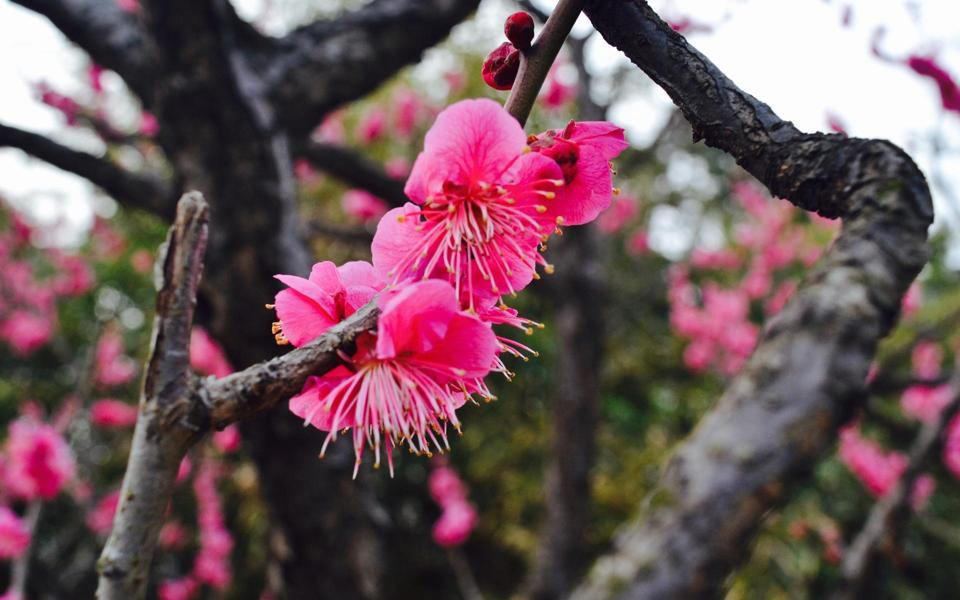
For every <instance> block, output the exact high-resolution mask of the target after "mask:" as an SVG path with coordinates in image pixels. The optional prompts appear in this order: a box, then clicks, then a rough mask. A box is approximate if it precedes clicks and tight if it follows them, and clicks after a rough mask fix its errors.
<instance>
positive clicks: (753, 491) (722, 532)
mask: <svg viewBox="0 0 960 600" xmlns="http://www.w3.org/2000/svg"><path fill="white" fill-rule="evenodd" d="M585 11H586V13H587V15H588V16H589V17H590V19H591V20H592V21H593V24H594V26H595V27H596V29H597V30H598V31H599V32H600V33H601V34H602V35H603V36H604V38H605V39H606V40H607V41H608V42H609V43H611V44H613V45H614V46H616V47H617V48H619V49H620V50H621V51H622V52H624V54H626V55H627V57H628V58H630V59H631V60H632V61H633V62H634V63H635V64H636V65H637V66H639V67H640V68H641V69H642V70H644V71H645V72H646V73H647V74H648V75H649V76H650V77H651V78H652V79H654V80H655V81H656V82H657V83H658V84H659V85H660V86H661V87H663V89H664V90H666V91H667V93H668V94H669V95H670V97H671V98H672V99H673V100H674V102H675V103H676V104H677V105H678V106H679V107H680V109H681V110H682V111H683V114H684V116H685V117H686V118H687V120H688V121H690V123H691V125H692V126H693V131H694V132H695V136H696V137H697V138H698V139H705V140H706V142H707V143H708V144H709V145H712V146H715V147H717V148H720V149H722V150H724V151H726V152H728V153H730V154H731V155H733V156H734V157H735V158H736V159H737V162H738V163H739V164H740V165H741V166H743V167H744V168H745V169H747V170H748V171H749V172H750V173H752V174H753V175H754V176H756V177H757V178H758V179H759V180H760V181H761V182H763V183H764V184H766V185H767V187H769V188H770V190H771V191H772V192H773V193H774V194H776V195H777V196H780V197H783V198H789V199H790V201H791V202H793V203H794V204H796V205H798V206H800V207H802V208H804V209H807V210H811V211H816V212H818V213H820V214H821V215H824V216H827V217H838V216H842V217H843V218H844V227H843V230H842V232H841V234H840V236H839V237H838V239H837V240H836V242H835V243H834V245H833V247H832V248H831V249H830V250H829V251H828V252H827V254H826V255H825V256H824V258H823V259H822V260H821V262H820V263H819V264H818V265H817V266H816V267H815V268H814V269H813V270H812V271H811V272H810V273H809V274H808V276H807V277H806V278H805V280H804V282H803V284H802V285H801V286H800V289H799V290H798V291H797V293H796V295H795V296H794V298H793V299H792V300H791V301H790V303H788V305H787V306H786V308H785V309H784V310H783V311H782V312H781V313H780V314H779V315H778V316H777V317H776V318H774V319H772V320H771V321H770V322H769V323H768V325H767V326H766V328H765V330H764V333H763V336H762V339H761V341H760V343H759V345H758V347H757V348H756V350H755V351H754V354H753V356H752V357H751V358H750V360H749V361H748V363H747V365H746V366H745V367H744V369H743V371H742V372H741V373H740V374H739V375H738V376H737V377H736V378H735V379H734V380H733V381H732V382H731V384H730V386H729V387H728V388H727V391H726V392H725V393H724V395H723V397H722V398H721V399H720V400H719V402H718V404H717V406H716V408H714V409H713V410H712V411H711V412H709V413H708V414H707V415H706V416H705V417H704V418H703V420H702V421H701V423H700V425H699V426H698V427H697V429H696V430H695V431H694V432H693V434H692V435H691V436H690V438H688V439H687V440H686V441H685V442H684V443H683V444H682V445H681V446H680V447H679V448H678V449H677V451H676V452H675V454H674V456H673V457H672V459H671V460H670V463H669V465H668V466H667V468H666V471H665V473H664V477H663V480H662V481H661V483H660V485H659V486H658V487H657V489H656V490H655V491H654V493H653V495H652V496H651V497H650V499H649V501H648V503H647V504H646V505H645V510H644V511H643V512H644V515H643V517H641V519H639V520H638V521H637V522H636V523H634V524H632V525H630V526H628V527H626V528H624V529H623V530H622V531H621V532H620V534H619V535H618V536H617V539H616V543H615V549H614V551H613V552H612V553H611V554H609V555H608V556H607V557H605V558H603V559H601V560H600V561H598V563H597V564H596V565H595V567H594V569H593V571H592V573H591V575H590V577H589V578H588V580H587V581H586V582H584V584H583V585H582V587H581V588H580V589H578V590H577V591H576V592H575V594H574V597H575V598H580V599H586V598H609V597H614V596H617V597H621V596H623V597H630V598H678V597H683V598H698V597H713V596H715V595H717V594H718V593H719V589H720V587H721V585H722V583H723V581H724V579H725V578H726V576H727V575H728V573H729V572H730V570H731V569H732V568H734V567H735V566H736V565H737V564H738V563H739V562H740V561H742V560H743V559H744V558H745V557H746V556H747V555H748V554H749V553H748V552H745V549H746V548H747V547H748V544H749V540H750V539H751V537H752V535H753V534H754V533H755V531H756V530H757V528H758V526H759V524H760V522H761V519H762V517H763V515H764V514H766V512H767V511H768V510H769V509H770V508H772V507H774V506H775V505H776V504H777V502H778V501H779V500H781V499H783V498H784V496H785V491H786V490H787V487H788V486H789V485H790V484H793V483H795V482H799V481H803V480H804V479H805V478H806V477H807V476H808V475H809V472H810V470H811V467H812V465H813V464H815V462H816V460H817V459H818V458H819V457H820V456H821V455H822V453H823V452H824V450H825V449H826V448H827V447H829V445H830V443H831V442H832V441H833V440H834V439H835V436H836V431H837V428H838V426H839V425H840V423H842V422H843V421H844V419H845V418H846V417H847V416H848V415H849V414H850V412H851V410H852V409H853V408H854V407H855V405H856V403H857V402H859V401H862V399H863V397H864V393H863V392H864V379H865V377H866V374H867V371H868V368H869V365H870V362H871V360H872V359H873V355H874V353H875V351H876V346H877V342H878V341H879V339H880V338H882V337H883V336H884V335H886V334H887V332H889V330H890V328H891V327H892V325H893V323H894V322H895V321H896V318H897V315H898V313H899V307H900V302H901V298H902V296H903V294H904V292H905V291H906V289H907V287H908V286H909V284H910V282H911V281H912V280H913V278H914V277H915V276H916V274H917V273H918V272H919V270H920V268H921V267H922V266H923V265H924V263H925V262H926V260H927V257H928V254H929V248H928V245H927V227H928V226H929V225H930V223H931V221H932V217H933V209H932V205H931V201H930V193H929V189H928V187H927V184H926V181H925V180H924V177H923V175H922V173H921V172H920V171H919V169H917V167H916V165H915V164H914V163H913V161H912V160H911V159H910V158H909V157H908V156H907V155H906V154H905V153H904V152H903V151H902V150H900V149H899V148H897V147H896V146H894V145H893V144H891V143H889V142H886V141H878V140H860V139H847V138H843V137H841V136H837V135H820V134H804V133H802V132H800V131H798V130H797V129H796V128H795V127H794V126H793V125H792V124H790V123H789V122H786V121H783V120H781V119H780V118H779V117H777V116H776V115H775V114H774V113H773V111H772V110H771V109H770V108H769V107H768V106H766V105H765V104H763V103H761V102H759V101H758V100H756V99H755V98H753V97H752V96H750V95H748V94H747V93H745V92H743V91H742V90H740V89H739V88H737V87H736V85H734V84H733V82H731V81H730V80H729V79H727V77H726V76H724V75H723V73H721V72H720V71H719V70H718V69H717V68H716V67H715V66H714V65H713V64H712V63H711V62H710V61H709V60H708V59H707V58H706V57H704V56H703V55H702V54H700V53H699V52H697V51H696V50H695V49H694V48H692V47H691V46H690V45H689V44H688V43H687V42H686V40H684V38H683V37H682V36H680V35H679V34H677V33H676V32H674V31H673V30H672V29H671V28H670V27H669V26H668V25H667V24H666V23H664V22H663V21H662V20H661V19H659V18H658V17H657V15H656V14H655V13H654V12H653V11H652V10H651V9H650V7H649V6H648V5H647V4H646V3H645V2H642V1H639V0H629V1H628V0H622V1H617V2H607V1H602V0H591V1H589V2H588V3H587V6H586V8H585Z"/></svg>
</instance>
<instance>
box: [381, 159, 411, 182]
mask: <svg viewBox="0 0 960 600" xmlns="http://www.w3.org/2000/svg"><path fill="white" fill-rule="evenodd" d="M383 169H384V171H386V172H387V175H389V176H390V177H393V178H394V179H406V178H407V175H409V174H410V161H408V160H407V159H406V158H404V157H403V156H394V157H393V158H391V159H390V160H388V161H387V162H386V164H385V165H384V166H383Z"/></svg>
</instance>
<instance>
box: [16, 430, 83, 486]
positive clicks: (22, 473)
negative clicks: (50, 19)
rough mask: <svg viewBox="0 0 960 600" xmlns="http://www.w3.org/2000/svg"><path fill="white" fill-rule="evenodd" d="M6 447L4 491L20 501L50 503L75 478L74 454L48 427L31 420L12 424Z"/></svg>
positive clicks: (56, 433) (57, 434) (61, 438)
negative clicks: (38, 500) (40, 500)
mask: <svg viewBox="0 0 960 600" xmlns="http://www.w3.org/2000/svg"><path fill="white" fill-rule="evenodd" d="M8 431H9V436H8V437H7V443H6V447H5V452H6V462H5V464H4V468H3V477H4V484H5V488H6V490H7V491H8V492H9V493H10V494H11V495H12V496H14V497H17V498H21V499H23V500H33V499H35V498H41V499H43V500H52V499H53V498H55V497H56V496H57V494H59V493H60V490H62V489H63V487H64V486H65V485H66V484H67V483H68V482H69V481H70V480H71V479H73V476H74V471H75V469H76V467H75V466H74V460H73V454H72V453H71V452H70V447H69V446H68V445H67V442H66V441H65V440H64V439H63V437H61V435H60V434H59V433H58V432H57V431H56V430H55V429H54V428H53V427H51V426H50V425H47V424H45V423H41V422H39V421H37V420H36V419H34V418H32V417H20V418H19V419H16V420H14V421H12V422H11V423H10V425H9V428H8Z"/></svg>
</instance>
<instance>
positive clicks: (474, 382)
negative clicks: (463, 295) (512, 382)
mask: <svg viewBox="0 0 960 600" xmlns="http://www.w3.org/2000/svg"><path fill="white" fill-rule="evenodd" d="M327 298H328V300H327V302H330V299H329V296H327ZM378 304H379V306H380V311H381V312H380V317H379V319H378V322H377V334H376V336H372V335H370V334H363V335H361V336H360V337H359V339H358V340H357V343H356V345H357V351H356V353H355V354H354V355H353V357H352V359H351V362H350V363H349V364H348V366H346V367H343V366H341V367H338V368H336V369H334V370H333V371H330V372H328V373H326V374H325V375H323V376H321V377H311V378H309V379H308V381H307V383H306V385H305V386H304V389H303V391H302V392H301V393H300V394H298V395H297V396H295V397H293V398H291V400H290V410H291V411H292V412H293V413H294V414H296V415H297V416H299V417H301V418H303V419H304V421H305V422H306V423H309V424H311V425H313V426H314V427H317V428H318V429H320V430H323V431H328V432H329V433H328V435H327V439H326V441H325V442H324V445H323V450H322V451H321V455H322V454H323V452H325V451H326V447H327V444H329V443H330V442H331V441H333V440H335V439H336V438H337V435H338V432H339V430H341V429H345V428H352V429H353V446H354V451H355V453H356V457H357V462H356V467H355V469H354V473H356V469H357V468H359V465H360V460H361V456H362V453H363V448H364V445H370V446H371V447H372V449H373V452H374V457H375V463H374V464H375V466H376V465H379V463H380V449H381V446H383V445H385V450H386V455H387V462H388V465H389V466H390V468H391V472H392V469H393V459H392V454H391V452H392V449H393V448H394V447H395V446H398V445H402V444H407V445H408V447H409V448H410V450H411V451H413V452H416V453H426V454H429V453H430V447H431V446H433V447H435V448H437V449H438V450H442V449H445V448H446V447H447V437H446V429H447V427H446V426H447V424H448V423H449V424H450V425H452V426H453V427H454V428H456V429H458V430H459V428H460V422H459V420H458V418H457V415H456V409H458V408H460V407H461V406H462V405H463V404H464V403H465V402H466V401H467V400H468V399H469V397H470V393H471V392H478V393H481V394H483V395H487V396H489V392H487V391H486V388H485V387H484V386H483V384H482V382H481V381H480V380H481V379H482V378H483V377H484V376H486V374H487V373H488V372H489V371H490V370H491V368H492V366H493V363H494V360H495V358H496V354H497V351H498V348H499V345H498V343H497V340H496V337H495V336H494V334H493V331H492V329H491V327H490V325H489V324H488V323H484V322H482V321H480V320H479V319H478V318H477V317H476V316H474V315H472V314H469V313H467V312H465V311H463V310H461V309H460V304H459V302H458V300H457V296H456V294H455V292H454V289H453V287H451V286H450V284H449V283H447V282H445V281H441V280H428V281H422V282H417V283H413V284H410V285H407V286H404V287H401V288H399V289H397V290H394V291H392V292H391V293H388V294H384V295H381V296H379V297H378ZM278 308H279V306H278ZM281 323H282V327H284V328H285V329H284V331H286V330H287V328H288V326H287V324H285V323H284V322H283V317H282V315H281ZM330 324H331V325H332V323H330ZM328 326H329V325H328ZM313 331H314V330H313V329H311V331H310V334H309V335H313ZM298 337H299V338H300V339H305V338H306V337H309V336H298Z"/></svg>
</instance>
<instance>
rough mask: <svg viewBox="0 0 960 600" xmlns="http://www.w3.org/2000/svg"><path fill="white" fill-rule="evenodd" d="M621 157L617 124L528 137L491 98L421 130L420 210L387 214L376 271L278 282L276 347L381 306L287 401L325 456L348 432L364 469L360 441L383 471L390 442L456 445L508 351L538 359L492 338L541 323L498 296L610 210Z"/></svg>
mask: <svg viewBox="0 0 960 600" xmlns="http://www.w3.org/2000/svg"><path fill="white" fill-rule="evenodd" d="M625 147H626V142H625V141H624V137H623V130H622V129H620V128H618V127H616V126H614V125H612V124H610V123H605V122H573V121H571V122H570V123H569V124H568V125H567V126H566V127H565V128H563V129H556V130H548V131H545V132H543V133H540V134H538V135H532V136H529V138H528V136H527V135H526V134H525V133H524V131H523V128H522V127H521V126H520V124H519V123H518V122H517V121H516V120H515V119H514V118H513V117H511V116H510V115H509V114H508V113H507V112H506V111H505V110H504V109H503V108H502V107H501V106H500V105H498V104H497V103H495V102H493V101H491V100H465V101H461V102H458V103H455V104H453V105H451V106H450V107H448V108H447V109H445V110H444V111H443V112H441V113H440V114H439V115H438V117H437V119H436V121H435V123H434V124H433V126H432V127H431V128H430V130H429V131H428V132H427V134H426V137H425V140H424V148H423V152H422V153H421V154H420V155H419V157H418V158H417V160H416V161H415V163H414V165H413V168H412V171H411V173H410V177H409V179H408V180H407V183H406V187H405V192H406V195H407V196H408V198H409V199H410V200H411V201H412V202H408V203H407V204H406V205H404V206H402V207H398V208H394V209H393V210H391V211H389V212H387V213H386V214H385V215H384V216H383V217H382V218H381V220H380V222H379V224H378V226H377V231H376V234H375V236H374V240H373V243H372V255H373V261H372V264H371V263H366V262H349V263H346V264H344V265H341V266H339V267H338V266H336V265H334V264H333V263H331V262H321V263H318V264H316V265H314V267H313V269H312V271H311V273H310V275H309V277H307V278H302V277H297V276H293V275H278V276H277V279H279V280H280V281H281V282H282V283H284V284H285V285H286V286H287V287H286V289H284V290H282V291H281V292H279V293H278V294H277V296H276V299H275V304H274V305H273V306H275V308H276V311H277V316H278V321H277V323H275V325H274V334H275V335H276V337H277V341H278V342H280V343H290V344H293V345H294V346H302V345H304V344H307V343H309V342H310V341H312V340H314V339H316V338H317V337H318V336H320V335H321V334H323V333H324V332H325V331H326V330H327V329H329V328H330V327H332V326H333V325H335V324H336V323H338V322H340V321H341V320H343V319H345V318H347V317H349V316H350V315H352V314H353V313H355V312H356V311H357V310H359V309H360V307H362V306H363V305H365V304H367V303H368V302H370V301H371V300H374V301H375V302H376V303H377V305H378V307H379V309H380V316H379V319H378V324H377V330H376V332H374V333H365V334H361V335H360V336H359V338H358V339H357V341H356V350H355V351H354V352H353V353H352V355H350V356H347V357H345V361H344V364H343V365H342V366H339V367H337V368H336V369H334V370H332V371H330V372H328V373H326V374H324V375H323V376H321V377H311V378H309V379H308V381H307V382H306V384H305V386H304V388H303V391H302V392H301V393H300V394H298V395H297V396H295V397H294V398H292V399H291V401H290V410H291V411H292V412H293V413H294V414H296V415H297V416H299V417H301V418H302V419H303V420H304V422H305V423H307V424H310V425H313V426H314V427H316V428H318V429H320V430H323V431H327V432H328V435H327V439H326V442H325V443H324V446H323V452H325V451H326V448H327V445H328V444H329V443H330V442H332V441H334V440H336V438H337V437H338V435H339V434H340V432H342V431H345V430H352V432H353V433H352V437H353V446H354V451H355V454H356V468H359V465H360V462H361V458H362V455H363V451H364V448H365V447H367V446H369V447H370V448H371V449H372V451H373V455H374V465H375V466H379V464H380V461H381V454H384V455H385V456H386V460H387V463H388V465H389V466H390V469H391V471H392V469H393V462H392V450H393V449H394V448H395V447H397V446H401V445H405V446H407V447H408V449H409V450H410V451H412V452H414V453H417V454H427V455H430V454H431V453H432V452H433V451H434V450H439V451H444V450H446V449H447V448H448V440H447V429H448V426H450V427H453V428H454V429H457V430H458V431H459V429H460V421H459V418H458V416H457V410H458V409H459V408H460V407H462V406H463V405H464V404H465V403H466V402H468V401H470V400H471V399H473V398H475V397H481V398H486V399H490V398H492V396H491V394H490V392H489V390H488V388H487V386H486V384H485V383H484V378H485V376H486V375H487V374H488V373H489V372H491V371H497V372H501V373H504V374H505V375H510V373H509V371H508V370H507V368H506V366H505V365H504V363H503V361H502V360H501V357H502V355H504V354H508V355H515V356H516V355H523V354H525V353H528V352H531V351H530V349H529V348H527V346H525V345H524V344H521V343H519V342H516V341H514V340H511V339H509V338H507V337H505V336H504V335H501V333H500V332H494V330H493V327H494V326H507V327H515V328H520V329H523V330H531V328H532V327H534V326H536V325H537V324H535V323H533V322H531V321H529V320H527V319H524V318H523V317H520V316H519V315H518V314H517V313H516V311H515V310H513V309H511V308H509V307H507V306H506V305H505V304H504V302H503V297H504V296H505V295H512V294H515V293H517V292H519V291H520V290H522V289H523V288H525V287H526V286H527V285H528V284H529V283H530V282H531V281H532V280H534V279H536V278H539V275H538V273H537V268H538V267H541V268H542V269H543V271H545V272H547V273H550V272H552V270H553V267H552V266H551V265H549V264H548V263H547V262H546V260H545V259H544V258H543V256H542V251H543V250H544V249H545V245H546V243H547V241H548V239H549V237H550V236H551V235H553V234H554V233H555V232H557V231H559V227H560V226H561V225H579V224H583V223H587V222H590V221H592V220H594V219H596V218H597V216H598V215H599V214H600V213H601V211H603V210H604V209H605V208H607V207H608V206H609V205H610V202H611V198H612V196H613V195H614V194H615V190H614V188H613V185H612V175H611V167H610V160H612V159H613V158H615V157H616V156H617V155H618V154H619V153H620V152H621V151H622V150H623V149H624V148H625ZM321 455H322V454H321ZM355 472H356V469H355Z"/></svg>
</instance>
